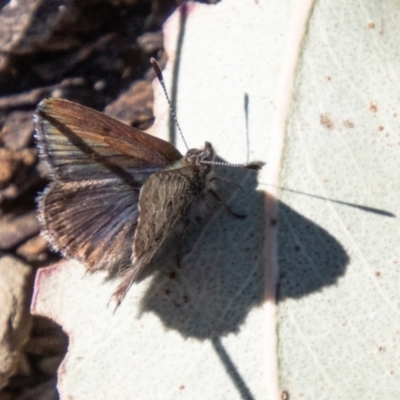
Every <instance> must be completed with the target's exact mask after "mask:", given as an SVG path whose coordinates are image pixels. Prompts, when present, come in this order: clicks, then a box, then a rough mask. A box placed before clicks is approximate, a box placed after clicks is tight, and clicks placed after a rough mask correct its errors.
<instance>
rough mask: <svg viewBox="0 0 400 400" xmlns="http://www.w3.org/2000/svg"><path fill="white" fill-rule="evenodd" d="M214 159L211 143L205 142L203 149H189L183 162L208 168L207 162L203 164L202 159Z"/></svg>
mask: <svg viewBox="0 0 400 400" xmlns="http://www.w3.org/2000/svg"><path fill="white" fill-rule="evenodd" d="M213 159H214V149H213V147H212V145H211V143H209V142H206V144H205V146H204V149H201V150H199V149H190V150H188V152H187V153H186V155H185V158H184V163H185V164H187V165H197V166H199V167H202V168H210V165H209V164H205V163H204V164H203V161H212V160H213Z"/></svg>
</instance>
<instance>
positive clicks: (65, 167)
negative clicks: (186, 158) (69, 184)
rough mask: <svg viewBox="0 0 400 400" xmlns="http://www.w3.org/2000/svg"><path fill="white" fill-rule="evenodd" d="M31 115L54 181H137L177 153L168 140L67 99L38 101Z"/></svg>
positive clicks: (165, 165)
mask: <svg viewBox="0 0 400 400" xmlns="http://www.w3.org/2000/svg"><path fill="white" fill-rule="evenodd" d="M35 120H36V139H37V142H38V146H39V149H40V150H41V155H42V156H43V158H44V159H45V160H46V161H47V162H48V163H49V165H50V167H51V170H52V172H53V174H54V176H55V178H56V179H57V180H63V181H78V180H88V179H107V178H115V177H120V178H121V179H126V180H128V181H130V180H132V178H133V179H134V180H136V181H139V182H140V181H141V180H143V177H142V174H144V179H145V178H146V177H147V176H148V175H149V174H151V173H154V172H156V171H158V170H160V169H162V168H166V167H167V166H169V165H170V164H172V163H174V162H175V161H177V160H179V159H181V158H182V155H181V154H180V153H179V151H178V150H177V149H176V148H175V147H174V146H172V145H171V144H170V143H168V142H166V141H164V140H161V139H158V138H156V137H154V136H151V135H148V134H147V133H145V132H142V131H140V130H139V129H136V128H133V127H131V126H128V125H125V124H123V123H122V122H120V121H117V120H116V119H113V118H110V117H108V116H107V115H105V114H102V113H100V112H98V111H96V110H93V109H91V108H88V107H84V106H82V105H80V104H77V103H73V102H70V101H67V100H62V99H47V100H43V101H42V102H41V103H40V104H39V106H38V109H37V112H36V115H35ZM146 174H147V175H146Z"/></svg>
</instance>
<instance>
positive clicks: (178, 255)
mask: <svg viewBox="0 0 400 400" xmlns="http://www.w3.org/2000/svg"><path fill="white" fill-rule="evenodd" d="M189 224H190V221H189V220H187V221H186V222H185V225H184V227H183V230H182V236H181V239H180V240H179V243H178V251H177V253H176V263H177V265H178V268H182V264H181V256H182V248H183V242H184V241H185V236H186V232H187V229H188V227H189Z"/></svg>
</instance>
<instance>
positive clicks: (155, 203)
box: [114, 165, 206, 305]
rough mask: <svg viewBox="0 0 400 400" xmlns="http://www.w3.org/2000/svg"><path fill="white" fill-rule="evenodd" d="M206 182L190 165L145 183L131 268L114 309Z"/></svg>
mask: <svg viewBox="0 0 400 400" xmlns="http://www.w3.org/2000/svg"><path fill="white" fill-rule="evenodd" d="M205 179H206V174H205V173H204V172H203V171H202V170H201V168H199V167H197V166H195V165H189V166H186V167H183V168H179V169H172V170H166V171H161V172H157V173H156V174H154V175H152V176H151V177H150V178H149V179H148V180H147V181H146V182H145V183H144V185H143V187H142V189H141V191H140V197H139V211H140V215H139V220H138V226H137V229H136V232H135V240H134V242H133V253H132V263H133V267H132V268H131V270H129V271H127V273H126V275H125V276H124V279H123V281H122V283H121V284H120V286H119V287H118V289H117V291H116V292H115V294H114V298H115V300H116V302H117V305H119V304H120V303H121V301H122V300H123V298H124V297H125V295H126V293H127V291H128V290H129V288H130V286H131V285H132V283H133V282H134V281H135V280H136V279H137V276H138V275H139V274H140V272H141V271H142V270H143V269H144V268H145V267H146V266H147V265H148V264H149V262H150V261H151V260H152V258H153V257H154V256H155V254H156V253H157V251H158V250H159V249H160V248H161V246H162V245H163V243H164V242H165V240H166V239H167V237H168V236H169V235H170V234H171V231H173V229H174V228H175V226H176V225H177V223H178V222H179V221H181V220H183V219H184V217H185V215H187V212H188V209H189V208H190V206H191V205H192V204H193V203H194V202H195V201H196V200H197V199H198V198H199V196H200V195H201V193H202V191H203V189H204V187H205V184H206V183H205V182H206V181H205Z"/></svg>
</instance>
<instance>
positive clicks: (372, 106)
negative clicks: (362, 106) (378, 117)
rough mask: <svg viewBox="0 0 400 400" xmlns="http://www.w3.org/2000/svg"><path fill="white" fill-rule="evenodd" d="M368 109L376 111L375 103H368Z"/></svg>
mask: <svg viewBox="0 0 400 400" xmlns="http://www.w3.org/2000/svg"><path fill="white" fill-rule="evenodd" d="M369 109H370V110H371V111H372V112H377V111H378V106H377V105H376V104H375V103H372V102H371V103H369Z"/></svg>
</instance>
